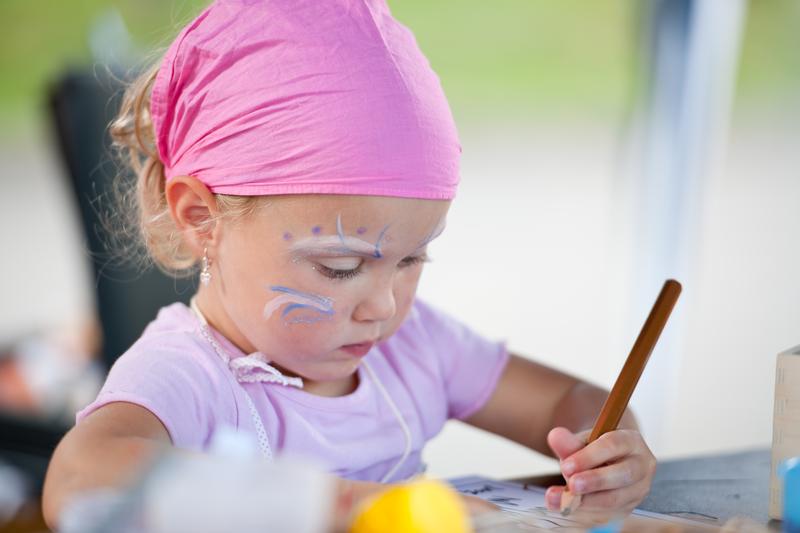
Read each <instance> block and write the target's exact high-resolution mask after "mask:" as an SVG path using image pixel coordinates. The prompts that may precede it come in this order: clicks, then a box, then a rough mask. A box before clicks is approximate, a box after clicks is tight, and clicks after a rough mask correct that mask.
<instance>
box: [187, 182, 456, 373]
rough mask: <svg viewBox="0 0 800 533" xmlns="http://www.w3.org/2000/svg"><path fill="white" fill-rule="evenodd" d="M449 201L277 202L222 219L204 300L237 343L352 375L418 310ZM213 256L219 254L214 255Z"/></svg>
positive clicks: (287, 363) (305, 368)
mask: <svg viewBox="0 0 800 533" xmlns="http://www.w3.org/2000/svg"><path fill="white" fill-rule="evenodd" d="M449 206H450V202H449V201H437V200H414V199H402V198H388V197H373V196H325V195H314V196H297V197H292V196H290V197H276V198H274V199H272V200H270V201H269V202H268V204H267V205H266V206H265V207H264V208H262V209H260V210H258V211H257V212H256V213H254V214H253V215H251V216H248V217H246V218H244V219H240V220H236V221H223V222H222V223H221V226H220V227H219V228H218V229H219V231H218V240H217V246H216V247H215V249H214V250H213V254H212V253H209V255H210V257H211V258H212V265H211V274H212V280H211V283H210V284H209V285H208V286H207V287H203V288H201V292H200V296H199V297H200V298H201V304H202V306H203V310H204V311H205V312H206V313H207V314H208V318H209V321H210V322H211V323H212V325H214V326H215V327H216V328H217V329H218V330H220V331H221V332H222V333H223V334H224V335H225V336H226V337H228V338H229V339H230V340H231V341H232V342H234V344H236V345H238V346H239V347H240V348H241V349H242V350H243V351H245V352H247V353H250V352H254V351H259V352H261V353H263V354H265V355H266V356H267V357H268V358H269V359H270V360H271V361H272V362H273V363H274V364H275V365H276V366H278V367H280V368H281V369H283V370H284V371H286V373H287V374H295V375H299V376H302V377H304V378H306V379H307V380H310V381H333V380H337V379H343V378H349V376H351V375H352V374H353V372H354V371H355V370H356V368H357V367H358V365H359V362H360V361H361V359H362V358H363V356H364V355H366V353H367V352H368V351H369V349H370V348H371V347H372V346H373V345H374V344H375V343H377V342H380V341H382V340H384V339H386V338H388V337H389V336H391V335H392V334H393V333H394V332H395V331H397V328H398V327H399V326H400V324H401V323H402V322H403V319H404V318H405V317H406V314H407V313H408V311H409V308H410V307H411V304H412V301H413V299H414V293H415V291H416V289H417V283H418V281H419V277H420V274H421V273H422V266H423V263H424V262H425V260H426V251H427V245H428V243H429V242H430V241H432V240H433V239H434V238H436V237H437V236H438V235H439V233H441V231H442V230H443V229H444V221H445V215H446V214H447V210H448V208H449ZM210 252H211V250H210Z"/></svg>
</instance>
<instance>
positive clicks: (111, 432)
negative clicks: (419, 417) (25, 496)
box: [42, 402, 494, 532]
mask: <svg viewBox="0 0 800 533" xmlns="http://www.w3.org/2000/svg"><path fill="white" fill-rule="evenodd" d="M171 446H172V442H171V440H170V437H169V433H167V430H166V428H164V426H163V425H162V424H161V422H160V421H159V419H158V418H157V417H156V416H155V415H153V414H152V413H151V412H150V411H148V410H147V409H145V408H143V407H140V406H138V405H135V404H131V403H125V402H116V403H110V404H108V405H105V406H103V407H101V408H99V409H98V410H97V411H95V412H94V413H92V414H91V415H89V416H88V417H87V418H86V419H85V420H83V421H82V422H81V423H80V424H78V425H76V426H75V427H73V428H72V429H71V430H70V431H69V433H67V435H66V436H65V437H64V439H63V440H62V441H61V442H60V443H59V445H58V447H57V448H56V450H55V452H54V454H53V458H52V459H51V461H50V466H49V468H48V471H47V476H46V479H45V484H44V490H43V495H42V507H43V512H44V517H45V521H46V522H47V525H48V526H49V527H50V528H51V529H54V530H55V529H56V528H57V526H58V519H59V517H60V515H61V512H62V510H63V509H64V506H65V504H67V503H68V502H69V500H70V499H71V498H72V497H74V496H76V495H78V494H80V493H82V492H84V491H87V490H92V489H96V488H101V487H119V488H121V487H126V486H130V485H131V484H132V483H134V482H136V481H137V480H138V479H139V477H140V476H141V475H142V472H143V471H144V468H145V467H146V466H147V465H149V464H150V463H151V462H152V461H153V460H154V459H155V456H156V455H157V454H159V453H163V452H164V451H166V449H167V448H169V447H171ZM186 453H190V452H186ZM385 489H386V485H382V484H380V483H372V482H367V481H352V480H346V479H338V480H337V482H336V493H337V494H336V499H335V502H334V506H333V507H334V508H333V509H332V511H333V516H331V518H330V521H329V524H330V530H331V531H332V532H341V531H346V530H347V528H348V526H349V522H350V520H351V519H352V517H353V513H354V512H356V511H357V510H358V509H359V508H360V504H361V503H362V502H363V501H365V500H366V499H367V498H370V497H371V496H373V495H374V494H376V493H378V492H381V491H383V490H385ZM464 500H465V503H466V504H467V506H468V507H469V509H470V511H471V512H473V513H480V512H484V511H486V510H490V509H494V507H493V506H489V505H487V504H486V503H485V502H483V501H482V500H479V499H475V498H469V497H465V498H464Z"/></svg>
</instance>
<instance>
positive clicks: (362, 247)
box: [289, 235, 376, 257]
mask: <svg viewBox="0 0 800 533" xmlns="http://www.w3.org/2000/svg"><path fill="white" fill-rule="evenodd" d="M289 250H290V251H292V252H295V253H300V254H303V255H315V254H325V255H341V256H345V255H348V256H349V255H360V256H365V257H376V255H375V245H374V244H370V243H368V242H367V241H364V240H361V239H358V238H356V237H344V238H340V237H339V236H333V235H329V236H324V237H309V238H308V239H303V240H302V241H300V242H297V243H295V244H293V245H292V246H291V248H290V249H289Z"/></svg>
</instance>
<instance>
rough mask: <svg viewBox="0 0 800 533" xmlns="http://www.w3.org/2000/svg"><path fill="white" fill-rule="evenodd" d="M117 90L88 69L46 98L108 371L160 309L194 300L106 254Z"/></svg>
mask: <svg viewBox="0 0 800 533" xmlns="http://www.w3.org/2000/svg"><path fill="white" fill-rule="evenodd" d="M123 90H124V87H123V83H122V82H121V81H120V79H119V78H118V77H117V76H115V75H114V74H113V73H112V72H110V71H109V70H107V69H95V70H94V71H76V72H69V73H67V74H66V75H64V76H63V77H61V78H60V79H59V80H58V81H57V82H56V83H55V85H54V86H53V88H52V90H51V92H50V110H51V116H52V119H53V125H54V126H55V132H56V138H57V143H58V145H59V148H60V152H61V156H62V158H63V161H64V164H65V166H66V170H67V176H68V178H69V182H70V185H71V189H72V190H73V192H74V193H75V201H76V202H77V205H78V207H79V211H80V218H81V221H82V226H83V230H84V235H85V239H86V247H87V252H88V253H89V254H90V257H91V263H92V268H93V273H94V287H95V289H96V291H95V296H96V301H97V311H98V316H99V319H100V323H101V328H102V333H103V343H102V359H103V361H104V362H105V364H106V365H107V366H109V367H110V366H111V364H113V362H114V361H115V360H116V358H117V357H119V356H120V355H121V354H122V353H123V352H124V351H125V350H126V349H128V347H130V345H131V344H132V343H133V342H134V341H135V340H136V339H137V338H138V337H139V335H140V334H141V333H142V330H143V329H144V328H145V326H146V325H147V324H148V322H150V321H151V320H153V319H154V318H155V316H156V313H157V311H158V309H159V308H160V307H162V306H164V305H167V304H170V303H173V302H175V301H183V302H188V300H189V298H190V297H191V295H192V293H193V292H194V281H191V280H176V279H173V278H171V277H169V276H167V275H165V274H163V273H162V272H160V271H159V270H158V269H156V268H151V269H149V270H147V271H145V272H141V271H140V270H139V269H138V268H137V267H136V266H135V265H121V264H119V261H115V260H113V258H112V254H110V253H109V250H107V249H106V247H107V243H108V238H107V235H106V234H105V232H104V228H103V224H102V215H101V214H102V213H109V212H111V210H112V209H113V205H112V202H111V192H112V184H113V182H114V178H115V175H116V173H117V172H118V164H117V163H116V162H115V161H114V159H113V156H112V153H111V151H110V144H111V139H110V137H109V133H108V125H109V123H110V122H111V120H113V118H114V116H115V114H116V112H117V110H118V109H119V105H120V100H121V95H122V92H123ZM111 214H112V216H113V212H111Z"/></svg>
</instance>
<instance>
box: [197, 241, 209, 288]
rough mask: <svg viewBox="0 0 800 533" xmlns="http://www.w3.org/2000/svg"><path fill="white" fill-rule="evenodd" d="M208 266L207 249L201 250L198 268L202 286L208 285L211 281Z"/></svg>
mask: <svg viewBox="0 0 800 533" xmlns="http://www.w3.org/2000/svg"><path fill="white" fill-rule="evenodd" d="M210 266H211V260H210V259H209V258H208V248H203V259H202V262H201V268H200V283H202V284H203V285H208V283H209V282H210V281H211V270H209V267H210Z"/></svg>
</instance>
